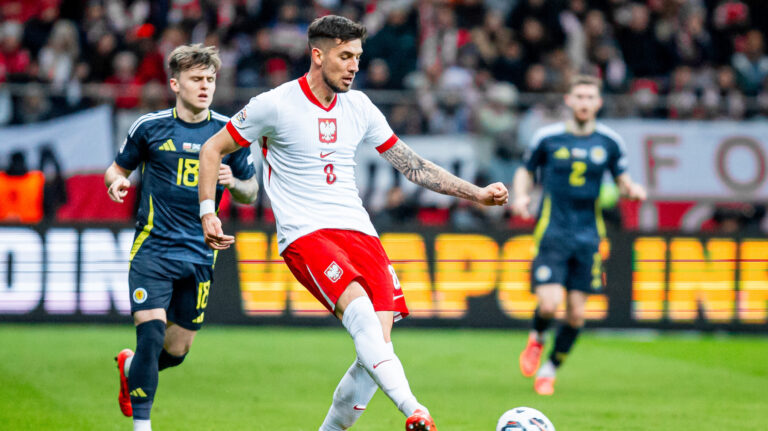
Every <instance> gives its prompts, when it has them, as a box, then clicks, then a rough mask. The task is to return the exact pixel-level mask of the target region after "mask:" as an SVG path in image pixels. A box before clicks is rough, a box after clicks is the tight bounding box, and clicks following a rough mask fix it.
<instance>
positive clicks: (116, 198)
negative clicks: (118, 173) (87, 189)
mask: <svg viewBox="0 0 768 431" xmlns="http://www.w3.org/2000/svg"><path fill="white" fill-rule="evenodd" d="M129 187H131V182H130V181H129V180H128V178H118V179H117V180H115V181H114V182H113V183H112V184H111V185H110V186H109V188H108V189H107V194H108V195H109V198H110V199H112V201H113V202H117V203H123V198H125V196H126V195H127V194H128V188H129Z"/></svg>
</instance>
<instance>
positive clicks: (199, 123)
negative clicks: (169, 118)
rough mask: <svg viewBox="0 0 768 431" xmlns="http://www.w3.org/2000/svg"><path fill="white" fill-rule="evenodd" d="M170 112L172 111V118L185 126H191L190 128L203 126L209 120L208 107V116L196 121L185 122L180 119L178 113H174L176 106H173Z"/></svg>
mask: <svg viewBox="0 0 768 431" xmlns="http://www.w3.org/2000/svg"><path fill="white" fill-rule="evenodd" d="M171 112H172V113H173V119H174V120H176V121H178V122H180V123H181V124H183V125H185V126H187V127H192V128H195V127H203V126H205V125H206V124H208V123H209V122H210V121H211V110H210V109H208V117H207V118H206V119H205V120H203V121H200V122H198V123H187V122H186V121H184V120H182V119H181V117H179V115H178V114H177V113H176V108H175V107H174V108H173V110H172V111H171Z"/></svg>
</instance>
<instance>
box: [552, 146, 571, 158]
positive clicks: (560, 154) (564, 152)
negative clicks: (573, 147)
mask: <svg viewBox="0 0 768 431" xmlns="http://www.w3.org/2000/svg"><path fill="white" fill-rule="evenodd" d="M569 157H571V153H570V151H568V148H565V147H560V149H558V150H557V151H555V158H556V159H567V158H569Z"/></svg>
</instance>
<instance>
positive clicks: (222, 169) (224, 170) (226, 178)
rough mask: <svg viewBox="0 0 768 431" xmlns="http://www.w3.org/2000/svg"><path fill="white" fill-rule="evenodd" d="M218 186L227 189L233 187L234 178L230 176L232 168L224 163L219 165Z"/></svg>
mask: <svg viewBox="0 0 768 431" xmlns="http://www.w3.org/2000/svg"><path fill="white" fill-rule="evenodd" d="M219 184H221V185H222V186H224V187H226V188H228V189H231V188H232V187H234V186H235V176H234V175H232V168H230V167H229V165H225V164H224V163H222V164H220V165H219Z"/></svg>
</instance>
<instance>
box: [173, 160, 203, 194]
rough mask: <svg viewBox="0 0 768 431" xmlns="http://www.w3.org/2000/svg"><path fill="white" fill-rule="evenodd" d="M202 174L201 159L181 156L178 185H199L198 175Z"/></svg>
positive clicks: (177, 178)
mask: <svg viewBox="0 0 768 431" xmlns="http://www.w3.org/2000/svg"><path fill="white" fill-rule="evenodd" d="M199 174H200V160H196V159H185V158H184V157H179V169H178V171H177V172H176V185H178V186H180V185H182V184H184V185H185V186H189V187H195V186H196V185H197V177H198V175H199Z"/></svg>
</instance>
